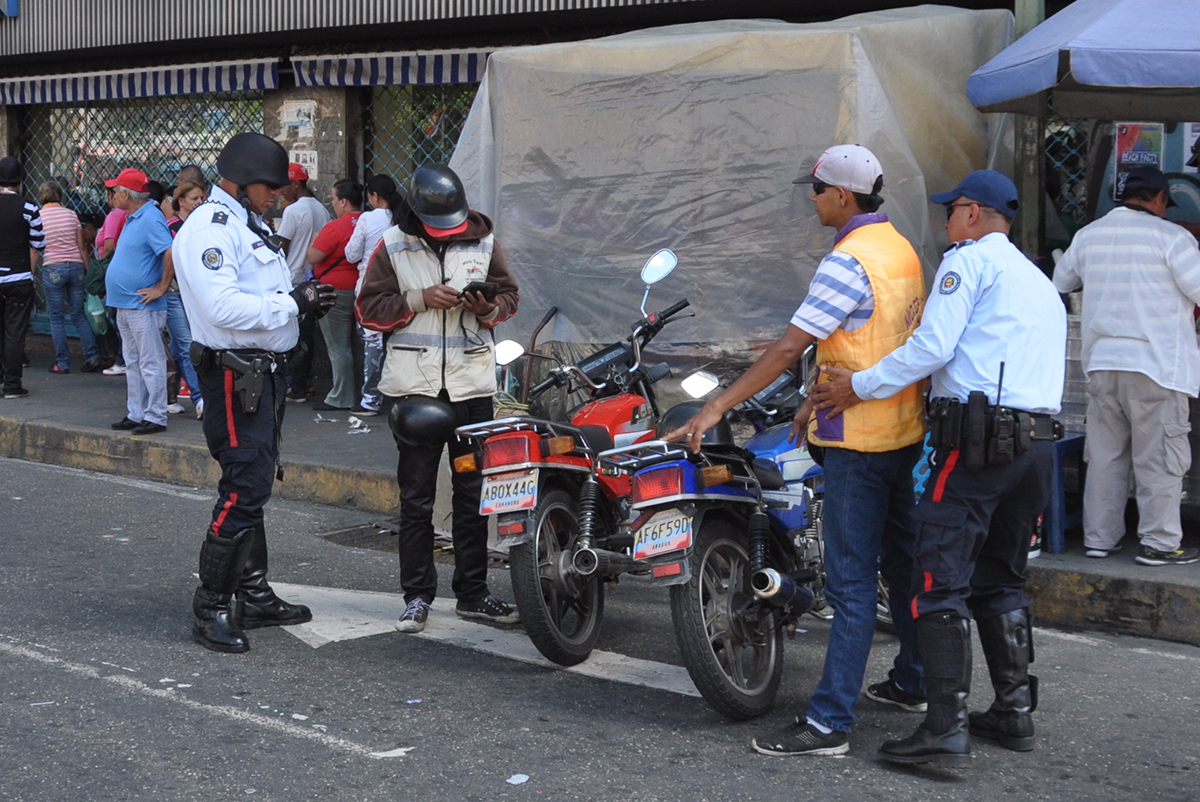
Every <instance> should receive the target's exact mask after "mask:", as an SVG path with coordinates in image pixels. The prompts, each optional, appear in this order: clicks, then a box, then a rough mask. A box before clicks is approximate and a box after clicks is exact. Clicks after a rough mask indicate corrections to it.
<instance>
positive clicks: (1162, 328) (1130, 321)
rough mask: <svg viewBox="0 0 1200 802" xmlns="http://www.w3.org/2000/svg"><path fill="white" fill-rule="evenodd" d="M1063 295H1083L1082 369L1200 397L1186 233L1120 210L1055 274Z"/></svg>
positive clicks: (1197, 283) (1196, 292)
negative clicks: (1142, 379) (1136, 376)
mask: <svg viewBox="0 0 1200 802" xmlns="http://www.w3.org/2000/svg"><path fill="white" fill-rule="evenodd" d="M1054 285H1055V286H1056V287H1058V289H1059V291H1060V292H1073V291H1074V290H1077V289H1079V288H1080V287H1083V315H1082V320H1081V321H1080V323H1081V327H1080V328H1081V332H1082V334H1083V369H1084V371H1085V372H1088V373H1091V372H1092V371H1093V370H1124V371H1130V372H1133V373H1141V374H1144V375H1146V376H1148V377H1149V378H1150V379H1152V380H1153V381H1154V382H1155V383H1156V384H1158V385H1159V386H1160V387H1165V388H1167V389H1168V390H1175V391H1177V392H1181V393H1187V394H1188V395H1190V396H1193V397H1194V396H1195V395H1196V394H1197V392H1200V349H1198V348H1197V347H1196V330H1195V324H1194V322H1193V318H1192V310H1193V309H1194V308H1195V305H1196V304H1197V303H1200V250H1198V249H1197V248H1196V240H1195V238H1194V237H1193V236H1192V235H1191V234H1189V233H1188V232H1187V231H1185V230H1184V229H1183V228H1181V227H1179V226H1177V225H1175V224H1174V223H1171V222H1168V221H1166V220H1163V219H1161V218H1159V217H1157V216H1155V215H1153V214H1151V213H1149V212H1142V211H1138V210H1136V209H1128V208H1125V207H1117V208H1116V209H1113V210H1112V211H1111V212H1109V213H1108V214H1106V215H1104V217H1102V218H1100V219H1099V220H1097V221H1096V222H1094V223H1092V224H1091V225H1089V226H1085V227H1084V228H1083V229H1082V230H1080V231H1079V233H1078V234H1076V235H1075V239H1074V240H1073V241H1072V242H1071V247H1070V248H1068V249H1067V252H1066V254H1065V255H1064V256H1063V258H1062V260H1061V261H1059V263H1058V266H1057V267H1056V268H1055V269H1054Z"/></svg>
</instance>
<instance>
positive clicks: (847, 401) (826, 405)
mask: <svg viewBox="0 0 1200 802" xmlns="http://www.w3.org/2000/svg"><path fill="white" fill-rule="evenodd" d="M821 374H822V375H824V376H825V377H826V378H828V381H824V382H818V383H817V385H816V386H815V387H813V391H812V400H813V407H814V408H815V409H816V410H818V411H823V412H824V413H825V417H826V418H836V417H837V416H838V415H841V414H842V413H843V412H845V411H846V410H847V409H849V408H850V407H852V406H854V405H855V404H858V403H860V402H861V401H862V399H861V398H859V397H858V396H857V395H856V394H855V392H854V384H853V382H852V381H851V378H852V377H853V376H854V371H852V370H846V369H845V368H835V367H822V368H821Z"/></svg>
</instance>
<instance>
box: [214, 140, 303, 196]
mask: <svg viewBox="0 0 1200 802" xmlns="http://www.w3.org/2000/svg"><path fill="white" fill-rule="evenodd" d="M217 172H218V173H220V174H221V177H222V178H227V179H229V180H230V181H232V182H233V183H235V184H237V185H238V186H239V187H246V186H249V185H250V184H266V185H267V186H269V187H271V188H272V189H278V188H279V187H283V186H287V184H288V183H289V180H288V155H287V151H286V150H284V149H283V146H282V145H280V144H279V143H278V142H276V141H275V140H274V139H271V137H269V136H264V135H263V134H258V133H254V132H253V131H244V132H243V133H240V134H235V135H234V136H233V137H232V138H231V139H230V140H229V141H228V142H226V143H225V147H223V148H221V155H219V156H218V157H217Z"/></svg>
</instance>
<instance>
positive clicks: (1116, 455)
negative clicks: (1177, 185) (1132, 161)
mask: <svg viewBox="0 0 1200 802" xmlns="http://www.w3.org/2000/svg"><path fill="white" fill-rule="evenodd" d="M1173 205H1174V203H1173V201H1172V200H1171V195H1170V191H1169V184H1168V183H1167V179H1166V176H1164V175H1163V174H1162V173H1161V172H1160V171H1159V170H1156V169H1154V168H1153V167H1143V168H1138V169H1136V170H1134V171H1132V172H1130V173H1129V176H1128V178H1127V179H1126V183H1125V189H1124V194H1123V196H1122V202H1121V205H1120V206H1118V207H1117V208H1115V209H1113V210H1112V211H1111V212H1109V213H1108V214H1106V215H1105V216H1104V217H1102V218H1100V219H1099V220H1097V221H1096V222H1094V223H1092V224H1091V225H1088V226H1086V227H1084V228H1083V229H1082V230H1080V232H1079V233H1078V234H1076V235H1075V239H1074V241H1073V242H1072V243H1071V247H1070V248H1069V249H1068V250H1067V253H1066V255H1064V256H1063V258H1062V260H1061V261H1060V262H1059V263H1058V266H1057V267H1056V268H1055V270H1054V285H1055V286H1056V287H1057V288H1058V291H1059V292H1073V291H1075V290H1078V289H1079V288H1080V287H1082V288H1083V315H1082V318H1083V319H1082V321H1081V323H1082V327H1081V328H1082V332H1083V370H1084V372H1085V373H1087V376H1088V408H1087V442H1086V446H1085V449H1084V458H1085V459H1086V460H1087V463H1088V474H1087V484H1086V485H1085V487H1084V491H1083V538H1084V546H1085V548H1086V554H1087V556H1089V557H1098V558H1103V557H1107V556H1108V555H1109V554H1112V553H1113V552H1115V551H1119V550H1120V548H1121V539H1122V538H1123V537H1124V536H1125V503H1126V500H1127V499H1128V498H1129V471H1130V468H1131V467H1132V469H1133V474H1134V478H1135V484H1136V485H1137V503H1138V513H1139V520H1138V537H1139V539H1140V540H1141V546H1140V547H1139V548H1138V553H1137V556H1136V557H1135V560H1136V561H1137V562H1139V563H1141V564H1142V565H1182V564H1186V563H1194V562H1197V561H1200V553H1198V552H1197V550H1196V549H1194V548H1187V549H1185V548H1181V547H1180V543H1181V540H1182V538H1183V529H1182V526H1181V523H1180V516H1179V504H1180V499H1181V497H1182V491H1183V475H1184V474H1185V473H1187V470H1188V467H1189V466H1190V465H1191V462H1192V452H1191V446H1190V445H1189V443H1188V432H1190V431H1191V425H1190V423H1189V421H1188V406H1189V405H1188V397H1189V396H1191V397H1193V398H1194V397H1196V395H1197V393H1198V392H1200V348H1197V345H1196V328H1195V321H1194V317H1193V310H1194V309H1195V307H1196V304H1197V303H1200V250H1197V247H1196V240H1195V238H1194V237H1193V236H1192V235H1191V234H1189V233H1188V232H1187V231H1185V230H1184V229H1183V228H1181V227H1180V226H1177V225H1175V224H1174V223H1170V222H1167V221H1166V220H1164V219H1163V216H1164V215H1165V214H1166V211H1167V207H1168V206H1173Z"/></svg>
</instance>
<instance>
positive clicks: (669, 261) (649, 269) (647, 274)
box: [642, 248, 679, 284]
mask: <svg viewBox="0 0 1200 802" xmlns="http://www.w3.org/2000/svg"><path fill="white" fill-rule="evenodd" d="M677 264H679V257H677V256H676V255H675V253H674V251H672V250H671V249H670V248H663V249H662V250H661V251H659V252H658V253H656V254H654V255H653V256H651V257H650V258H649V259H647V260H646V264H645V265H643V266H642V281H643V282H645V283H646V284H657V283H658V282H660V281H662V280H663V279H665V278H666V277H667V276H669V275H671V271H672V270H674V269H675V265H677Z"/></svg>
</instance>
